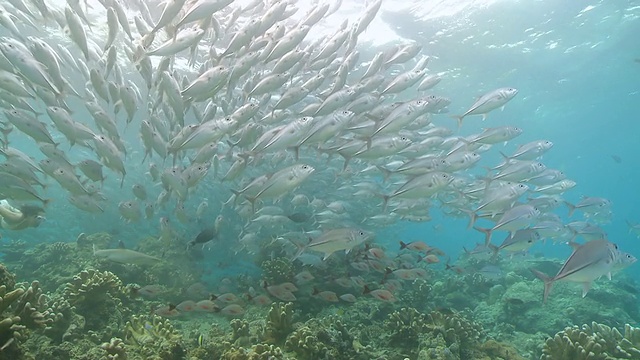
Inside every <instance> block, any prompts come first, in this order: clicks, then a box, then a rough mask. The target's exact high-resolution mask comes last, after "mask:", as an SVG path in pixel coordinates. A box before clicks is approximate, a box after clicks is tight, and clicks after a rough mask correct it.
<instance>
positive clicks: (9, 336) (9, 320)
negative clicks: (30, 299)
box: [0, 285, 24, 347]
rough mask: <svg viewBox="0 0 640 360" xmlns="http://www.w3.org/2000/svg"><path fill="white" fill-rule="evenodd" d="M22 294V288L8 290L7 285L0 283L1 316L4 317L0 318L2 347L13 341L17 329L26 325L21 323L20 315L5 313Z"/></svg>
mask: <svg viewBox="0 0 640 360" xmlns="http://www.w3.org/2000/svg"><path fill="white" fill-rule="evenodd" d="M22 295H24V289H22V288H18V289H15V290H13V291H7V287H6V286H5V285H0V316H1V317H2V320H0V346H2V347H4V346H5V345H7V344H10V342H12V341H13V339H14V335H15V332H16V331H19V330H22V329H24V326H23V325H20V324H19V322H20V320H21V319H20V316H17V315H14V314H10V313H9V314H7V313H5V311H6V310H8V309H9V307H10V306H11V305H12V304H14V303H16V302H17V301H18V299H19V298H20V297H21V296H22Z"/></svg>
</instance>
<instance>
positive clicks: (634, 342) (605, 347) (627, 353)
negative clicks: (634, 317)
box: [541, 322, 640, 360]
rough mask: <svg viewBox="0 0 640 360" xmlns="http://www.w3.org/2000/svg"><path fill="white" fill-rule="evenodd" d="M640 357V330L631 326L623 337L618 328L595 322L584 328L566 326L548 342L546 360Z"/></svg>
mask: <svg viewBox="0 0 640 360" xmlns="http://www.w3.org/2000/svg"><path fill="white" fill-rule="evenodd" d="M638 358H640V328H635V327H633V326H631V325H629V324H626V325H625V326H624V334H622V333H620V331H618V329H616V328H611V327H609V326H607V325H603V324H598V323H596V322H593V323H592V324H591V325H587V324H585V325H582V327H578V326H572V327H567V328H565V329H564V330H563V331H561V332H559V333H557V334H556V335H555V336H554V337H552V338H549V339H547V341H546V342H545V345H544V347H543V349H542V357H541V359H543V360H553V359H572V360H614V359H638Z"/></svg>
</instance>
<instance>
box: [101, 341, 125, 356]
mask: <svg viewBox="0 0 640 360" xmlns="http://www.w3.org/2000/svg"><path fill="white" fill-rule="evenodd" d="M100 348H102V349H103V350H104V351H106V352H107V359H109V360H126V359H127V351H126V349H125V345H124V342H123V341H122V339H120V338H112V339H111V340H110V341H109V342H106V343H103V344H102V345H100Z"/></svg>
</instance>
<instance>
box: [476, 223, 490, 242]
mask: <svg viewBox="0 0 640 360" xmlns="http://www.w3.org/2000/svg"><path fill="white" fill-rule="evenodd" d="M473 228H474V229H475V230H478V231H480V232H481V233H484V245H485V246H489V244H491V233H492V232H493V230H491V229H486V228H481V227H476V226H474V227H473Z"/></svg>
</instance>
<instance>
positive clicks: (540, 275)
mask: <svg viewBox="0 0 640 360" xmlns="http://www.w3.org/2000/svg"><path fill="white" fill-rule="evenodd" d="M531 272H532V273H533V275H535V276H536V277H537V278H538V279H540V280H542V281H543V282H544V294H543V297H542V303H543V304H544V303H546V302H547V298H549V293H551V287H552V286H553V281H554V279H553V278H551V277H549V276H547V274H545V273H543V272H540V271H538V270H536V269H531Z"/></svg>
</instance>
